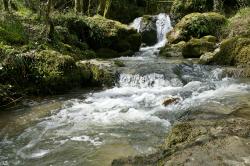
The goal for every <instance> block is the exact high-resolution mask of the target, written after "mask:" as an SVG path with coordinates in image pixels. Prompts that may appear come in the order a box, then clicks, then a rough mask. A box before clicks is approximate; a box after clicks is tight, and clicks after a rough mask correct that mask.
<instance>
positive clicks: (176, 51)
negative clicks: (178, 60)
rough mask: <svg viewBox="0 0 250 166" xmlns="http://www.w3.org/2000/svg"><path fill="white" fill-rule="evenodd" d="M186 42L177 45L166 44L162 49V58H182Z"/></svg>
mask: <svg viewBox="0 0 250 166" xmlns="http://www.w3.org/2000/svg"><path fill="white" fill-rule="evenodd" d="M185 44H186V42H184V41H181V42H179V43H177V44H166V45H165V46H164V47H162V48H161V49H160V56H164V57H182V49H183V47H184V46H185Z"/></svg>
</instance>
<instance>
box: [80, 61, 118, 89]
mask: <svg viewBox="0 0 250 166" xmlns="http://www.w3.org/2000/svg"><path fill="white" fill-rule="evenodd" d="M77 66H78V67H79V68H80V71H81V73H82V75H83V76H84V78H85V79H84V80H85V81H84V82H82V83H83V84H84V85H89V86H112V85H114V82H115V74H114V72H113V71H111V70H110V67H111V66H109V65H108V66H106V64H105V62H104V63H102V62H98V61H95V60H94V61H80V62H78V63H77Z"/></svg>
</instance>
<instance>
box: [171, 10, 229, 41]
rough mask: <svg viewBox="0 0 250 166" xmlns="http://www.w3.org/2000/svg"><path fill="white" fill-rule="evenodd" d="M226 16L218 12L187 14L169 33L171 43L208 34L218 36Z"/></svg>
mask: <svg viewBox="0 0 250 166" xmlns="http://www.w3.org/2000/svg"><path fill="white" fill-rule="evenodd" d="M225 23H226V18H225V17H224V16H222V15H220V14H218V13H213V12H211V13H192V14H189V15H186V16H185V17H183V18H182V19H181V21H180V22H179V23H178V24H176V26H175V27H174V29H173V30H172V31H170V32H169V33H168V34H167V39H168V41H169V43H178V42H180V41H188V40H190V39H191V38H192V37H194V38H200V37H203V36H206V35H213V36H216V37H218V34H219V32H220V30H221V27H222V26H223V25H224V24H225Z"/></svg>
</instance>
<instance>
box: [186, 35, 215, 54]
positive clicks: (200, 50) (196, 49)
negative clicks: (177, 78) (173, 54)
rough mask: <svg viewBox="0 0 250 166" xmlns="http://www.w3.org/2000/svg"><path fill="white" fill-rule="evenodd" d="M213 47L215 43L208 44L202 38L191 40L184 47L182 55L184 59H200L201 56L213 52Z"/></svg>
mask: <svg viewBox="0 0 250 166" xmlns="http://www.w3.org/2000/svg"><path fill="white" fill-rule="evenodd" d="M215 46H216V44H215V43H213V42H209V41H207V40H206V39H204V38H201V39H191V40H190V41H188V42H187V43H186V44H185V45H184V47H183V49H182V55H183V57H184V58H200V56H201V55H202V54H204V53H206V52H210V51H213V50H214V49H215Z"/></svg>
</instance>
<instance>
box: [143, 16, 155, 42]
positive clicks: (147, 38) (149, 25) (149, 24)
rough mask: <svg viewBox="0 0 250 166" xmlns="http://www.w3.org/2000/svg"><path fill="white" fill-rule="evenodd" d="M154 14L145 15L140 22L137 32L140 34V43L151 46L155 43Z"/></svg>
mask: <svg viewBox="0 0 250 166" xmlns="http://www.w3.org/2000/svg"><path fill="white" fill-rule="evenodd" d="M156 21H157V17H156V16H149V15H145V16H143V17H142V21H141V22H140V29H139V32H140V33H141V35H142V43H145V44H146V45H148V46H152V45H154V44H155V43H157V30H156Z"/></svg>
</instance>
